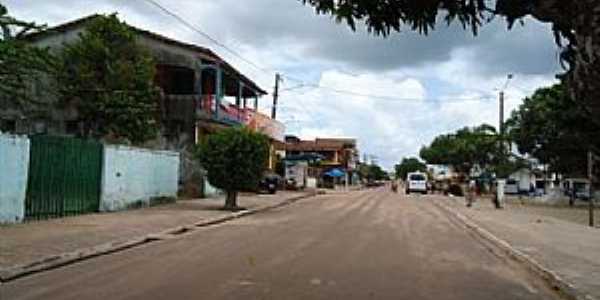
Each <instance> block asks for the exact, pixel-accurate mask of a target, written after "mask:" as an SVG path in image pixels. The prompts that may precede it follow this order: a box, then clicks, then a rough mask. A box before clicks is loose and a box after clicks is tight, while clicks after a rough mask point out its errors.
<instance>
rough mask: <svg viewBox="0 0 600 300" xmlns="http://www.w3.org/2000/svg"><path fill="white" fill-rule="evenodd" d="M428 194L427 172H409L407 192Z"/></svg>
mask: <svg viewBox="0 0 600 300" xmlns="http://www.w3.org/2000/svg"><path fill="white" fill-rule="evenodd" d="M413 192H415V193H421V194H427V174H425V173H421V172H414V173H408V175H407V176H406V194H410V193H413Z"/></svg>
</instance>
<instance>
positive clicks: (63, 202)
mask: <svg viewBox="0 0 600 300" xmlns="http://www.w3.org/2000/svg"><path fill="white" fill-rule="evenodd" d="M101 180H102V144H100V143H98V142H92V141H84V140H79V139H72V138H64V137H52V136H35V137H32V138H31V155H30V162H29V179H28V183H27V199H26V201H25V217H26V218H27V219H47V218H58V217H63V216H69V215H77V214H84V213H90V212H97V211H98V209H99V206H100V184H101Z"/></svg>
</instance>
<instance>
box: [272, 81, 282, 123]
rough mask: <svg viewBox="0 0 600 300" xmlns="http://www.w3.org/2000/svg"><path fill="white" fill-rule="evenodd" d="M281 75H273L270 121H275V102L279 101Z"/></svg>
mask: <svg viewBox="0 0 600 300" xmlns="http://www.w3.org/2000/svg"><path fill="white" fill-rule="evenodd" d="M280 81H281V75H280V74H279V73H277V74H275V90H274V91H273V107H272V108H271V119H273V120H275V119H277V101H278V100H279V82H280Z"/></svg>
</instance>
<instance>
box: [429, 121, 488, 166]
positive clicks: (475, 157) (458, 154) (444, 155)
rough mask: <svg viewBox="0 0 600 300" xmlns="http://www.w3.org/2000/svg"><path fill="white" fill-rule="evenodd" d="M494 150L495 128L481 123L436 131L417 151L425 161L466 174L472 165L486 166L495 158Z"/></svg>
mask: <svg viewBox="0 0 600 300" xmlns="http://www.w3.org/2000/svg"><path fill="white" fill-rule="evenodd" d="M498 154H499V140H498V136H497V134H496V130H495V128H494V127H492V126H490V125H485V124H484V125H481V126H478V127H474V128H468V127H466V128H463V129H460V130H458V131H456V133H453V134H444V135H440V136H438V137H436V138H435V139H434V140H433V142H432V143H431V145H429V146H426V147H423V148H421V151H420V156H421V158H422V159H423V160H425V161H426V162H427V163H429V164H439V165H449V166H452V167H453V168H454V169H455V170H456V171H457V172H459V173H462V174H463V175H467V174H468V173H469V172H470V170H471V169H472V168H473V167H474V166H475V165H478V166H479V167H481V168H484V169H485V168H489V167H490V166H492V165H493V164H494V163H495V162H496V160H497V157H498Z"/></svg>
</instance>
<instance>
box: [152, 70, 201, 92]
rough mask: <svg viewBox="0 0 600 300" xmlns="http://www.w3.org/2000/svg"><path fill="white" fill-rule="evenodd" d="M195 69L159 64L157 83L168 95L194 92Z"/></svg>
mask: <svg viewBox="0 0 600 300" xmlns="http://www.w3.org/2000/svg"><path fill="white" fill-rule="evenodd" d="M194 80H195V73H194V70H192V69H188V68H184V67H178V66H169V65H158V66H157V72H156V77H155V83H156V85H158V86H159V87H161V88H162V89H163V91H164V92H165V94H167V95H192V94H194Z"/></svg>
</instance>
